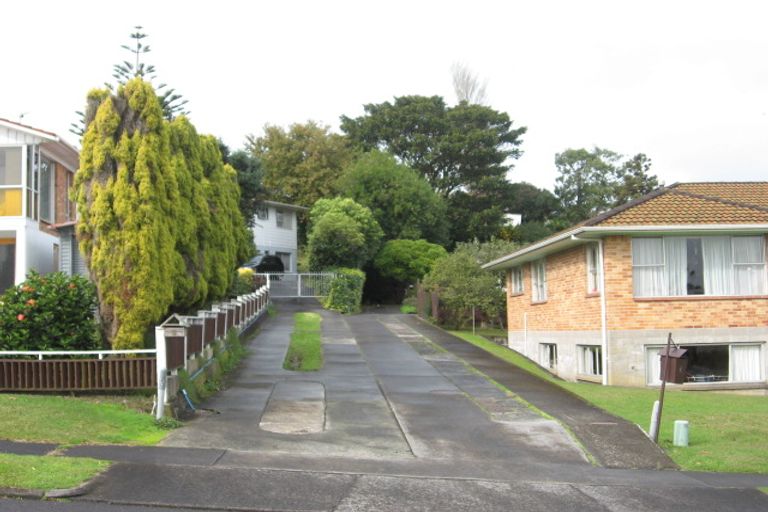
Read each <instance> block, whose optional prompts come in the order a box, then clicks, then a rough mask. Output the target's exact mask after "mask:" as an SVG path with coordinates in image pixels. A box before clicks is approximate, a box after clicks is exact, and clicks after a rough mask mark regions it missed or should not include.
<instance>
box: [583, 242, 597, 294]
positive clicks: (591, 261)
mask: <svg viewBox="0 0 768 512" xmlns="http://www.w3.org/2000/svg"><path fill="white" fill-rule="evenodd" d="M585 252H586V256H585V257H586V261H587V295H591V296H594V295H600V292H601V290H600V245H599V244H598V243H597V242H592V243H589V244H587V246H586V249H585Z"/></svg>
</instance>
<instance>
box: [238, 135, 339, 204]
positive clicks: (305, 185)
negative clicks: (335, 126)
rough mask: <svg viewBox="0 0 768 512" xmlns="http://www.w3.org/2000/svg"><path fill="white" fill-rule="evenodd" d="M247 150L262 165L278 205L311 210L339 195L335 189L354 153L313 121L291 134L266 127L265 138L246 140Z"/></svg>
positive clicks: (266, 183)
mask: <svg viewBox="0 0 768 512" xmlns="http://www.w3.org/2000/svg"><path fill="white" fill-rule="evenodd" d="M247 140H248V142H247V149H248V151H250V152H251V153H252V154H253V155H254V156H255V157H256V158H258V159H259V160H260V161H261V164H262V166H263V168H264V187H265V188H266V190H267V192H268V194H269V196H270V197H271V198H272V199H275V200H277V201H283V202H286V203H292V204H298V205H303V206H311V205H313V204H314V203H315V201H317V200H318V199H321V198H323V197H332V196H333V195H335V193H336V189H335V185H336V181H337V180H338V178H339V176H340V175H341V173H342V169H344V168H345V167H346V166H347V165H349V164H350V163H351V162H352V160H353V159H354V152H353V151H352V149H351V148H350V147H349V144H348V143H347V140H346V139H345V138H344V137H342V136H341V135H338V134H334V133H330V130H329V128H328V127H327V126H320V125H318V124H316V123H315V122H313V121H309V122H307V123H305V124H294V125H291V127H290V128H289V129H288V131H286V130H284V129H283V128H280V127H278V126H270V125H267V126H266V127H265V128H264V135H263V136H262V137H258V138H256V137H254V136H252V135H251V136H248V137H247Z"/></svg>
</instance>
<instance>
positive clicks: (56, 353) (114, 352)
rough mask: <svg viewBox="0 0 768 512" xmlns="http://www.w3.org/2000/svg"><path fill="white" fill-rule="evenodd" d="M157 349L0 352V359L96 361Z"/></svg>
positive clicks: (145, 352)
mask: <svg viewBox="0 0 768 512" xmlns="http://www.w3.org/2000/svg"><path fill="white" fill-rule="evenodd" d="M156 353H157V349H154V348H147V349H141V350H0V357H5V356H35V357H36V358H37V359H38V360H39V361H42V360H43V359H44V358H46V357H54V356H96V357H97V358H98V359H104V357H109V356H115V355H131V354H156Z"/></svg>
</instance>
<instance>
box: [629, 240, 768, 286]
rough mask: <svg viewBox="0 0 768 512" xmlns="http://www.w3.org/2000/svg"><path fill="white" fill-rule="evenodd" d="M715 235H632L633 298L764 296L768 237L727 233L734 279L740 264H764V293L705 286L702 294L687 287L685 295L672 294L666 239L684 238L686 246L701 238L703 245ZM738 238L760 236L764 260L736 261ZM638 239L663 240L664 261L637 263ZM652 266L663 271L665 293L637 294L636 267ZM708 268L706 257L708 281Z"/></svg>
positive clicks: (742, 265) (766, 275) (767, 265)
mask: <svg viewBox="0 0 768 512" xmlns="http://www.w3.org/2000/svg"><path fill="white" fill-rule="evenodd" d="M714 236H715V235H697V236H685V235H679V236H678V235H667V236H653V237H645V236H639V237H632V238H631V247H630V256H631V260H632V296H633V298H634V299H639V300H649V299H683V300H685V299H695V298H707V297H735V298H739V297H753V296H760V297H762V296H765V295H766V294H768V261H767V260H768V258H767V257H766V246H767V245H768V244H766V237H765V235H727V238H728V243H729V246H730V247H729V249H730V252H731V266H730V272H731V275H732V279H733V280H734V283H735V276H736V273H735V270H736V268H737V267H739V266H741V267H756V266H762V276H761V279H762V288H763V293H760V294H758V295H755V294H746V293H745V294H738V293H736V289H735V287H734V288H733V292H732V293H731V294H728V295H724V294H713V293H709V292H708V291H707V289H706V287H705V288H704V290H703V293H702V294H689V293H687V289H686V293H685V294H684V295H672V294H670V293H669V290H668V286H667V283H668V282H669V271H668V268H669V266H668V265H669V263H668V261H667V241H666V239H667V238H670V237H674V238H682V239H684V240H686V247H687V246H688V241H689V240H700V241H702V245H703V239H704V238H708V237H714ZM738 238H759V239H760V243H761V251H760V255H761V256H762V262H754V263H753V262H749V263H745V262H739V263H736V261H735V260H736V257H735V253H734V250H735V249H734V244H733V240H734V239H738ZM637 240H660V241H661V256H662V257H661V261H662V263H661V264H637V263H635V249H634V244H635V242H636V241H637ZM686 264H688V258H687V254H686ZM651 267H653V268H660V269H661V273H662V276H661V278H662V282H663V283H664V287H663V289H664V290H665V291H666V293H664V294H656V295H638V294H637V290H636V282H635V280H636V279H637V272H636V270H635V269H637V268H651ZM707 268H708V265H707V261H706V259H704V261H703V265H702V279H704V281H705V282H706V272H707ZM710 268H711V267H710ZM686 284H689V283H686Z"/></svg>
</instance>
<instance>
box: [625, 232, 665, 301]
mask: <svg viewBox="0 0 768 512" xmlns="http://www.w3.org/2000/svg"><path fill="white" fill-rule="evenodd" d="M632 265H633V270H632V275H633V280H634V289H635V297H662V296H664V295H667V293H666V286H665V282H664V243H663V242H662V239H661V238H634V239H632Z"/></svg>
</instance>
